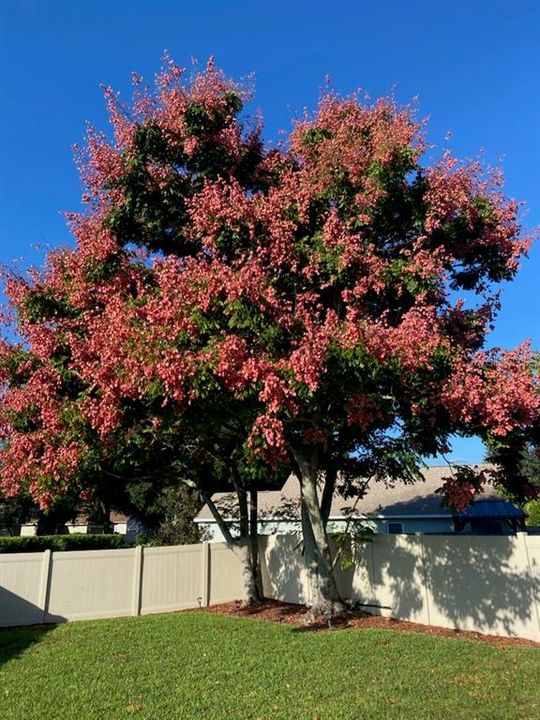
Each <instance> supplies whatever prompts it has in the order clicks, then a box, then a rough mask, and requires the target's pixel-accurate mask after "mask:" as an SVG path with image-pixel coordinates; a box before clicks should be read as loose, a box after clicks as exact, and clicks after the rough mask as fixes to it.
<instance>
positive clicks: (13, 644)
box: [0, 587, 55, 667]
mask: <svg viewBox="0 0 540 720" xmlns="http://www.w3.org/2000/svg"><path fill="white" fill-rule="evenodd" d="M0 608H1V611H2V614H1V616H0V623H1V624H2V625H4V626H6V625H7V626H8V627H0V667H1V666H2V665H3V664H4V663H6V662H8V660H12V659H14V658H17V657H19V656H20V655H22V654H23V653H24V651H25V650H26V649H27V648H29V647H30V646H31V645H34V644H35V643H38V642H40V641H41V639H42V638H43V636H44V635H46V634H47V633H49V632H51V630H54V628H55V625H52V624H48V625H41V624H38V623H41V622H42V619H43V611H42V610H41V608H39V607H37V606H36V605H34V604H33V603H31V602H28V601H27V600H24V599H23V598H21V597H19V596H18V595H15V594H14V593H12V592H9V590H6V589H5V588H3V587H0ZM23 625H24V626H28V627H21V626H23Z"/></svg>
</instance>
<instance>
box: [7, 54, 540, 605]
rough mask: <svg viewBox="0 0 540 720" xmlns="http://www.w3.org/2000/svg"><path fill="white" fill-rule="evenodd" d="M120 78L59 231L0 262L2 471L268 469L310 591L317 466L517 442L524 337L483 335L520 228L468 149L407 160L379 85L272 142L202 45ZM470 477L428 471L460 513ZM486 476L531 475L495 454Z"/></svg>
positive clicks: (532, 392) (527, 402) (318, 535)
mask: <svg viewBox="0 0 540 720" xmlns="http://www.w3.org/2000/svg"><path fill="white" fill-rule="evenodd" d="M134 82H135V92H134V99H133V103H132V104H131V106H129V107H128V106H127V105H124V104H122V103H121V102H120V100H119V98H118V97H117V95H115V94H114V93H113V91H112V90H111V89H109V88H107V89H106V90H105V95H106V99H107V104H108V108H109V115H110V119H111V122H112V128H113V132H114V136H113V137H112V138H108V137H107V136H106V135H105V134H101V133H98V132H97V131H95V130H90V131H89V133H88V137H87V142H86V145H85V147H84V149H82V150H79V152H78V162H79V166H80V168H81V174H82V178H83V181H84V184H85V192H84V195H83V202H84V204H85V206H86V207H85V210H84V211H83V212H81V213H79V214H70V215H69V218H68V219H69V223H70V226H71V229H72V232H73V236H74V239H75V246H74V247H73V248H62V249H59V250H58V251H56V252H52V253H50V254H49V256H48V258H47V262H46V265H45V267H44V268H42V269H41V270H39V271H35V272H34V273H32V274H31V275H30V276H29V277H15V276H11V277H9V278H8V280H7V283H6V285H7V292H8V295H9V297H10V300H11V304H12V309H13V311H14V318H15V324H16V327H17V331H18V333H19V336H20V339H21V341H20V342H19V343H13V342H11V341H8V340H7V339H6V340H5V341H4V342H3V344H2V348H1V351H0V357H1V363H0V364H1V367H2V371H1V372H2V377H1V380H2V382H3V383H4V386H5V390H4V394H3V401H2V434H3V436H4V438H5V442H6V444H5V448H4V449H3V450H2V452H1V455H2V475H1V477H2V483H3V486H4V488H5V491H6V492H8V493H16V492H18V491H19V489H21V488H27V489H28V490H29V492H30V493H31V495H32V496H33V497H34V498H36V499H37V500H38V501H39V502H40V504H41V505H42V506H47V505H49V504H50V503H51V502H52V501H53V500H54V498H55V497H57V496H59V495H62V493H64V492H66V491H70V492H71V491H73V489H74V488H76V489H77V491H78V492H80V493H82V494H83V496H84V495H85V494H87V493H89V492H91V491H92V488H93V484H94V482H95V478H96V477H97V476H98V475H100V473H102V472H105V473H106V472H107V471H109V472H111V468H114V467H117V466H118V464H122V463H124V464H126V465H127V466H129V465H130V464H131V463H133V462H136V463H139V464H140V463H141V462H143V460H141V459H144V458H147V457H152V458H153V464H152V467H153V471H151V472H150V475H152V473H158V474H159V472H163V469H165V471H166V472H167V473H169V474H170V475H171V477H174V475H175V473H178V468H179V467H181V468H183V470H182V472H183V473H187V474H188V475H189V473H190V472H191V473H193V471H194V468H195V469H197V468H201V467H204V465H205V463H206V464H207V467H211V468H212V472H213V473H215V471H219V467H220V466H223V471H224V473H225V474H227V473H229V474H230V473H233V474H234V472H237V471H238V469H239V468H240V476H241V484H242V486H243V487H244V488H252V489H256V488H257V487H258V486H260V483H261V482H263V481H264V479H265V478H266V481H267V478H268V476H269V475H272V474H273V477H274V479H275V480H276V482H277V481H279V478H280V477H281V476H282V475H283V473H287V472H289V471H290V470H292V471H293V472H295V473H296V474H297V475H298V477H299V480H300V483H301V490H302V507H303V519H304V540H305V543H306V548H307V550H306V558H307V561H308V563H309V564H310V565H311V567H312V569H313V571H314V573H315V572H316V574H317V576H318V577H319V580H320V578H321V577H322V578H323V582H322V585H321V588H322V589H321V593H322V595H323V596H324V597H326V598H327V597H328V596H329V594H331V593H332V592H333V589H332V587H331V585H332V581H331V578H330V577H329V576H330V575H331V573H329V572H328V570H329V566H328V563H327V559H328V552H327V542H326V533H325V524H326V519H327V509H329V498H330V499H331V496H332V494H333V493H334V491H335V489H336V487H337V488H338V489H339V490H340V491H341V492H343V493H351V494H354V493H355V491H356V485H355V478H357V477H358V476H359V475H362V476H364V477H366V476H367V477H373V478H376V479H377V478H379V479H380V478H387V477H401V478H404V479H409V480H413V479H415V477H416V475H415V468H416V467H417V466H418V464H419V463H420V462H421V459H422V458H423V457H425V456H429V455H436V454H438V453H441V452H444V451H445V450H446V448H447V446H448V442H449V438H450V436H451V435H453V434H456V433H458V434H461V435H465V436H467V435H475V434H479V435H480V436H481V437H483V438H484V439H486V441H488V442H491V443H494V442H495V443H499V444H503V445H504V444H505V443H506V445H507V446H508V447H509V448H512V449H515V448H516V447H518V446H519V445H520V443H521V446H522V447H523V446H524V443H526V442H531V441H532V442H536V441H537V439H538V410H539V407H540V396H539V393H538V377H537V374H536V373H535V371H534V362H533V359H534V358H533V355H532V353H531V350H530V347H529V345H528V344H524V345H522V346H521V347H519V348H517V349H515V350H511V351H503V350H501V349H492V350H485V349H484V343H485V339H486V336H487V333H488V331H489V328H490V325H491V323H492V322H493V320H494V318H495V315H496V311H497V309H498V300H497V296H496V294H495V291H494V288H495V286H496V284H497V283H500V282H501V281H506V280H510V279H511V278H512V277H513V276H514V275H515V272H516V270H517V267H518V263H519V260H520V258H521V257H522V256H523V255H524V254H525V253H526V251H527V248H528V247H529V244H530V240H531V238H528V237H526V236H525V237H524V236H522V234H521V232H520V226H519V221H518V211H519V203H518V202H516V201H514V200H512V199H509V198H506V197H505V195H504V194H503V191H502V177H501V174H500V172H498V171H491V172H486V171H484V169H483V168H482V166H481V165H480V164H479V163H478V162H468V163H467V162H459V161H458V160H456V159H455V158H454V157H453V156H452V155H451V153H450V152H448V151H447V152H444V153H443V154H442V156H441V157H440V158H439V159H438V160H435V161H431V162H427V161H426V155H427V153H426V151H427V149H428V146H427V144H426V140H425V127H424V124H423V123H421V122H419V121H418V120H417V119H416V116H415V112H414V108H412V107H399V106H398V105H397V104H396V103H395V102H394V101H393V100H392V99H391V98H382V99H380V100H377V101H376V102H364V101H362V100H361V99H360V97H359V96H356V95H354V96H351V97H347V98H342V97H339V96H338V95H336V94H333V93H332V92H327V93H325V94H323V96H322V97H321V100H320V103H319V106H318V108H317V110H316V112H315V113H314V114H312V115H310V114H307V113H306V115H305V117H304V118H303V119H301V120H299V121H297V122H296V123H295V124H294V127H293V129H292V131H291V133H290V134H289V136H288V138H287V140H286V141H284V142H282V143H280V144H279V145H277V146H272V145H270V144H268V143H266V142H264V141H263V137H262V127H261V123H260V121H258V120H256V121H251V122H250V121H249V119H248V118H246V117H245V114H244V111H243V108H244V105H245V102H246V100H247V99H248V94H247V93H246V92H245V91H244V90H243V88H242V87H240V86H239V85H238V84H237V83H235V82H233V81H232V80H230V79H228V78H226V77H225V76H224V75H223V74H222V73H221V72H220V71H219V70H218V69H217V68H216V67H215V66H214V64H213V62H210V63H209V64H208V66H207V67H206V69H205V70H204V71H202V72H198V73H195V74H193V75H191V76H190V75H189V74H188V73H186V72H185V71H184V70H183V69H182V68H180V67H178V66H177V65H175V64H174V63H173V62H172V61H168V62H167V64H166V67H165V69H164V70H163V72H162V73H161V74H160V75H159V76H158V77H157V80H156V84H155V88H147V87H145V86H144V85H143V84H142V82H141V80H140V78H138V77H135V78H134ZM432 154H433V153H432V152H430V153H429V155H432ZM12 319H13V318H12ZM186 468H188V470H186ZM189 468H191V470H189ZM218 474H219V472H218ZM154 476H156V475H155V474H154ZM227 476H228V477H229V475H227ZM109 477H110V480H111V482H114V480H113V478H112V476H109ZM321 478H322V479H323V481H324V483H325V485H324V488H323V490H322V493H321V492H320V489H318V483H319V482H320V480H321ZM487 479H488V478H487V477H486V476H485V475H483V476H478V477H475V478H471V477H470V476H469V475H466V476H463V475H459V474H456V475H454V476H450V477H449V479H448V480H447V482H446V484H445V485H444V487H443V488H442V491H443V493H444V495H445V496H446V498H447V501H448V502H449V503H450V504H452V505H453V506H454V507H456V508H458V509H460V508H462V507H464V505H465V504H467V503H468V502H470V500H471V498H472V497H473V496H474V493H475V492H476V491H477V490H478V489H479V488H480V486H481V484H482V483H483V482H485V481H486V480H487ZM497 480H498V481H499V482H501V483H503V484H506V485H507V486H508V487H509V488H510V489H511V490H512V492H513V493H515V494H517V495H521V496H522V497H524V496H525V495H527V493H529V494H531V493H534V488H532V487H531V486H530V485H528V484H527V483H526V481H525V479H524V478H523V477H521V476H519V475H516V474H515V473H514V474H511V473H505V470H504V465H501V468H500V470H499V472H498V476H497ZM212 482H214V489H215V477H214V480H212V479H211V478H210V477H206V479H205V478H204V477H202V478H201V474H200V473H198V475H197V483H198V487H203V489H204V488H205V489H206V492H207V493H209V494H211V491H212ZM325 563H326V565H325ZM325 568H326V569H325ZM324 577H326V581H324ZM325 582H326V586H325V585H324V583H325ZM323 586H324V587H323Z"/></svg>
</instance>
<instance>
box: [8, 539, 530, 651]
mask: <svg viewBox="0 0 540 720" xmlns="http://www.w3.org/2000/svg"><path fill="white" fill-rule="evenodd" d="M348 559H349V560H351V561H352V562H351V563H350V566H349V567H346V568H345V569H343V568H342V567H341V566H340V564H339V563H338V564H337V565H336V579H337V583H338V586H339V589H340V591H341V594H342V596H343V597H345V598H347V599H349V600H352V601H357V602H358V603H360V604H361V605H362V606H364V607H365V608H366V609H367V610H368V611H369V612H372V613H375V614H383V615H390V616H393V617H396V618H399V619H402V620H410V621H413V622H418V623H423V624H426V625H438V626H442V627H448V628H457V629H462V630H475V631H478V632H482V633H490V634H494V635H501V636H515V637H522V638H529V639H531V640H537V641H539V642H540V618H539V612H540V597H539V594H540V535H527V534H525V533H518V535H517V536H516V537H511V536H510V537H494V536H490V537H482V536H454V535H447V536H441V535H375V536H374V538H373V540H372V542H369V543H363V544H359V545H358V546H357V547H354V548H352V550H351V553H350V557H349V558H348ZM261 569H262V576H263V585H264V590H265V595H266V596H267V597H271V598H275V599H278V600H283V601H287V602H292V603H306V602H308V603H309V601H310V596H309V588H310V584H309V582H308V574H307V571H306V569H305V567H304V564H303V558H302V553H301V544H300V538H298V536H294V535H281V536H267V537H262V538H261ZM241 593H242V582H241V568H240V563H239V561H238V559H237V557H236V555H234V553H233V552H232V551H231V550H229V549H228V548H227V547H226V546H225V545H223V544H218V543H202V544H200V545H183V546H175V547H163V548H142V547H137V548H134V549H127V550H85V551H78V552H53V553H51V552H50V551H46V552H44V553H19V554H5V555H2V554H0V627H1V626H3V627H7V626H14V625H32V624H37V623H53V622H60V621H63V620H81V619H91V618H102V617H118V616H122V615H139V614H148V613H156V612H169V611H174V610H182V609H185V608H197V607H206V606H208V605H211V604H216V603H220V602H228V601H232V600H236V599H238V598H239V597H241Z"/></svg>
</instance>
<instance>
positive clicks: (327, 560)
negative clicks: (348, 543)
mask: <svg viewBox="0 0 540 720" xmlns="http://www.w3.org/2000/svg"><path fill="white" fill-rule="evenodd" d="M295 459H296V462H297V463H298V467H299V470H300V475H301V477H300V486H301V495H302V499H301V503H302V504H301V510H302V530H303V535H304V553H305V562H306V565H307V567H308V571H309V575H310V581H311V591H312V593H311V603H310V606H311V607H310V609H311V616H312V617H315V616H317V615H323V616H324V617H328V618H330V617H333V616H335V615H337V614H340V613H342V612H343V611H344V610H345V604H344V603H343V601H342V600H341V598H340V596H339V592H338V589H337V585H336V581H335V578H334V574H333V572H332V558H331V556H330V547H329V545H328V537H327V535H326V530H325V527H324V521H323V517H322V514H321V507H320V505H319V498H318V494H317V473H318V462H317V453H316V451H313V452H312V454H311V455H310V456H309V457H307V456H306V455H304V454H303V453H297V454H295Z"/></svg>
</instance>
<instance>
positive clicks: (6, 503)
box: [0, 490, 37, 535]
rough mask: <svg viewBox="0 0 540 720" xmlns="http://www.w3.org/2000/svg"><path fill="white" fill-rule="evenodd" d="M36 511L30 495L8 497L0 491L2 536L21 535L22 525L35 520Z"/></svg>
mask: <svg viewBox="0 0 540 720" xmlns="http://www.w3.org/2000/svg"><path fill="white" fill-rule="evenodd" d="M36 510H37V506H36V504H35V503H34V502H33V501H32V499H31V498H30V497H29V496H28V495H24V494H20V495H14V496H12V497H6V496H5V495H4V494H3V493H2V491H1V490H0V535H2V534H4V533H5V534H7V535H20V532H21V525H24V524H25V523H27V522H29V521H30V520H31V519H32V518H34V517H35V513H36Z"/></svg>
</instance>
